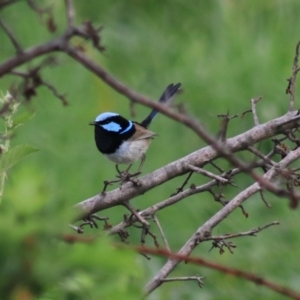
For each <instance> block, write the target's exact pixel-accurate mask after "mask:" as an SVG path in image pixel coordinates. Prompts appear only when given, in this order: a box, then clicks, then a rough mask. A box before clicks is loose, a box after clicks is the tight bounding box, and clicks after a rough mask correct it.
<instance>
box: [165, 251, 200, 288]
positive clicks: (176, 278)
mask: <svg viewBox="0 0 300 300" xmlns="http://www.w3.org/2000/svg"><path fill="white" fill-rule="evenodd" d="M168 251H169V250H168ZM203 279H204V277H202V276H198V275H196V276H187V277H171V278H165V279H163V280H162V282H174V281H197V283H198V286H199V287H200V288H202V287H203V285H204V282H203Z"/></svg>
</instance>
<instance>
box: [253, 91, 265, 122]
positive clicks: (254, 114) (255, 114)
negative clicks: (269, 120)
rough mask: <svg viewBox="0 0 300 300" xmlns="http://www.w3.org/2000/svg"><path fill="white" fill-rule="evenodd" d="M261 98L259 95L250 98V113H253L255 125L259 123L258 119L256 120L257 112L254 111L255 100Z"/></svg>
mask: <svg viewBox="0 0 300 300" xmlns="http://www.w3.org/2000/svg"><path fill="white" fill-rule="evenodd" d="M261 99H262V97H261V96H260V97H258V98H254V99H251V111H252V114H253V118H254V124H255V126H258V125H259V121H258V117H257V113H256V104H257V102H258V101H260V100H261Z"/></svg>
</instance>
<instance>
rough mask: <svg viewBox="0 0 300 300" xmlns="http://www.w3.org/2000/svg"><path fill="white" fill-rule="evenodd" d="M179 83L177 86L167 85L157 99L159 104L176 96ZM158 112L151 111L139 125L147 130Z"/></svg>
mask: <svg viewBox="0 0 300 300" xmlns="http://www.w3.org/2000/svg"><path fill="white" fill-rule="evenodd" d="M180 86H181V83H177V84H175V85H174V84H173V83H171V84H169V85H168V86H167V87H166V89H165V91H164V92H163V94H162V95H161V97H160V98H159V101H158V102H159V103H166V102H167V101H168V100H169V99H170V98H171V97H172V96H174V95H175V94H176V92H177V91H178V89H179V88H180ZM157 113H158V111H157V110H156V109H153V110H152V111H151V113H150V114H149V115H148V117H147V118H146V119H145V120H144V121H142V122H141V123H140V124H141V125H142V126H143V127H145V128H147V127H148V126H149V125H150V123H151V121H152V120H153V119H154V117H155V116H156V115H157Z"/></svg>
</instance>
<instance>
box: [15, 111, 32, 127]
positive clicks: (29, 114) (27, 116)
mask: <svg viewBox="0 0 300 300" xmlns="http://www.w3.org/2000/svg"><path fill="white" fill-rule="evenodd" d="M34 115H35V111H26V112H24V113H22V114H19V115H18V116H16V117H15V118H14V120H13V127H14V128H16V127H18V126H20V125H22V124H24V123H25V122H26V121H28V120H30V119H31V118H32V117H33V116H34Z"/></svg>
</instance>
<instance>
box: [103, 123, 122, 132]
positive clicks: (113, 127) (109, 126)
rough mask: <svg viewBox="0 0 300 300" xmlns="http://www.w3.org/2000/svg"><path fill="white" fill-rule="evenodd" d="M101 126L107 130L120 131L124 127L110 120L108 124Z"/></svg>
mask: <svg viewBox="0 0 300 300" xmlns="http://www.w3.org/2000/svg"><path fill="white" fill-rule="evenodd" d="M101 127H103V128H104V129H105V130H108V131H113V132H119V131H120V129H122V127H121V126H120V125H119V124H118V123H115V122H110V123H108V124H104V125H101Z"/></svg>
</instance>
